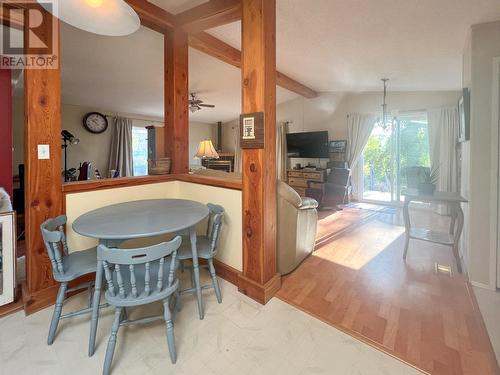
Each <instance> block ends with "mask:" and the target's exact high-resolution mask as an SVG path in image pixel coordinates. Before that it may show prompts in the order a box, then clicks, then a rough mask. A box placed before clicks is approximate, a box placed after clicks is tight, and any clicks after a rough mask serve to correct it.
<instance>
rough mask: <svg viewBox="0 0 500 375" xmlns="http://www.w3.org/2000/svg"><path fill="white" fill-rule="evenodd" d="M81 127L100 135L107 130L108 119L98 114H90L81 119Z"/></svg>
mask: <svg viewBox="0 0 500 375" xmlns="http://www.w3.org/2000/svg"><path fill="white" fill-rule="evenodd" d="M83 127H84V128H85V129H87V130H88V131H89V132H91V133H94V134H100V133H103V132H104V131H106V129H107V128H108V119H107V118H106V116H105V115H103V114H102V113H99V112H90V113H87V114H86V115H85V117H84V118H83Z"/></svg>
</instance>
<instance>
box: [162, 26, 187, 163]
mask: <svg viewBox="0 0 500 375" xmlns="http://www.w3.org/2000/svg"><path fill="white" fill-rule="evenodd" d="M164 35H165V36H164V43H165V48H164V53H165V153H166V156H169V157H171V158H172V168H171V173H187V172H188V171H189V155H188V153H189V115H188V112H187V111H188V100H189V92H188V69H189V65H188V37H187V34H186V32H184V31H183V30H182V29H180V28H176V29H174V30H172V31H168V32H166V33H165V34H164Z"/></svg>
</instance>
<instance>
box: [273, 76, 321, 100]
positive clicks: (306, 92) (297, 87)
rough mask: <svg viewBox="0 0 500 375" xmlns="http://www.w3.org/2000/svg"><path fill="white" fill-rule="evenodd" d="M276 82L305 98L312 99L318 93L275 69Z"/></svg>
mask: <svg viewBox="0 0 500 375" xmlns="http://www.w3.org/2000/svg"><path fill="white" fill-rule="evenodd" d="M276 84H277V85H278V86H280V87H282V88H284V89H287V90H289V91H292V92H295V93H297V94H299V95H302V96H303V97H305V98H309V99H312V98H316V97H317V96H318V93H317V92H316V91H314V90H313V89H311V88H309V87H307V86H306V85H303V84H302V83H300V82H297V81H296V80H294V79H293V78H290V77H288V76H287V75H285V74H283V73H280V72H278V71H276Z"/></svg>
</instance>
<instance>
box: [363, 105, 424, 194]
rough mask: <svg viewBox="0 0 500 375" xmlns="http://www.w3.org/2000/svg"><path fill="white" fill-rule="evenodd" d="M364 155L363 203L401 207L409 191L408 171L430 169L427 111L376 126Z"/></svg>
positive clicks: (403, 116) (408, 114)
mask: <svg viewBox="0 0 500 375" xmlns="http://www.w3.org/2000/svg"><path fill="white" fill-rule="evenodd" d="M362 156H363V160H362V166H363V171H362V177H363V178H362V200H363V201H366V202H374V203H383V204H399V203H400V202H401V201H402V200H403V199H404V193H405V191H406V190H407V189H408V183H407V175H406V171H407V169H408V168H410V167H424V168H430V153H429V126H428V121H427V112H425V111H417V112H405V113H402V114H400V115H398V116H397V117H393V118H392V119H390V120H389V121H387V122H385V123H384V122H383V121H378V122H377V123H375V125H374V127H373V130H372V133H371V135H370V138H369V139H368V142H367V143H366V146H365V148H364V150H363V155H362Z"/></svg>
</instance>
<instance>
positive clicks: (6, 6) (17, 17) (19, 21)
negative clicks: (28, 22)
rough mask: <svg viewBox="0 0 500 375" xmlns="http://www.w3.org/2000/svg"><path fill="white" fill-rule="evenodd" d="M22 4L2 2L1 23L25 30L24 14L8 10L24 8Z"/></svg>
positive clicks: (0, 6) (0, 4) (0, 8)
mask: <svg viewBox="0 0 500 375" xmlns="http://www.w3.org/2000/svg"><path fill="white" fill-rule="evenodd" d="M23 8H24V6H23V5H22V4H16V3H5V2H2V3H0V24H1V25H4V26H6V27H11V28H13V29H18V30H24V14H23V12H20V13H17V12H15V13H11V12H6V11H7V10H10V9H23Z"/></svg>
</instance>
